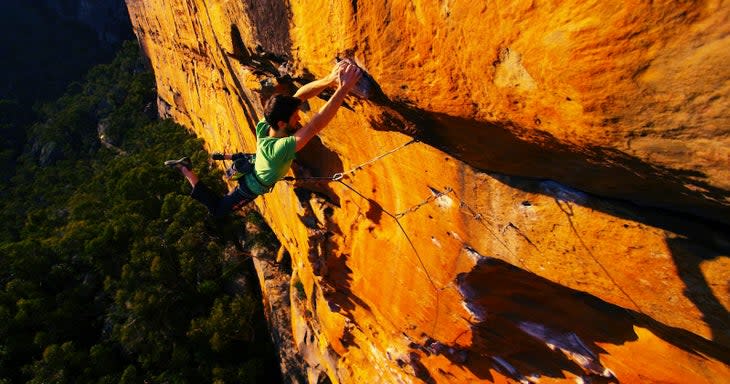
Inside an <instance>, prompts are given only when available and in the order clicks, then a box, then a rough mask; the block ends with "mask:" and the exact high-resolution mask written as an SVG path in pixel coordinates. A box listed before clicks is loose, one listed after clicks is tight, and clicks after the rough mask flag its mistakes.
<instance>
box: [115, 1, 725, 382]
mask: <svg viewBox="0 0 730 384" xmlns="http://www.w3.org/2000/svg"><path fill="white" fill-rule="evenodd" d="M127 6H128V9H129V13H130V16H131V18H132V23H133V25H134V29H135V33H136V34H137V37H138V38H139V41H140V44H141V46H142V49H143V50H144V51H145V53H146V54H147V56H148V57H149V58H150V62H151V64H152V66H153V69H154V71H155V75H156V79H157V86H158V93H159V109H160V112H161V113H162V114H165V115H167V116H170V117H172V118H173V119H175V120H176V121H178V122H180V123H182V124H184V125H186V126H188V127H189V128H190V129H192V130H194V131H195V132H196V133H197V134H198V135H200V136H201V137H203V138H204V139H205V141H206V143H207V145H208V147H209V148H210V150H211V151H221V150H228V151H239V150H247V151H252V150H253V149H254V148H255V138H254V135H253V127H254V125H255V123H256V121H257V120H258V119H260V118H261V111H262V103H263V102H265V100H266V98H267V97H268V96H269V95H271V94H272V93H274V92H277V91H284V92H286V91H288V92H291V91H292V90H293V89H295V88H296V87H298V86H301V85H302V84H304V83H306V82H307V81H310V80H312V79H313V78H315V77H318V76H323V75H325V74H326V73H328V71H329V70H330V68H331V66H332V65H333V64H334V59H335V57H338V56H339V57H341V58H342V57H352V58H354V59H356V60H357V61H358V62H359V63H360V64H361V65H362V66H363V67H364V68H366V69H367V71H368V73H369V75H370V76H371V77H372V79H373V80H374V81H375V82H376V83H377V87H375V89H373V96H372V97H371V98H370V99H369V100H361V99H357V98H351V99H349V100H348V101H347V103H348V105H347V107H345V108H342V109H341V110H340V112H338V115H337V117H336V119H335V120H334V121H333V122H332V123H331V125H330V126H328V127H327V128H326V129H325V130H324V131H323V132H322V134H321V135H320V139H318V140H315V142H312V143H310V144H309V145H308V147H307V148H306V149H305V150H304V151H303V152H301V153H300V155H299V158H298V161H299V163H300V164H301V165H303V169H304V170H301V171H298V175H300V176H301V175H303V174H311V175H314V176H331V175H334V174H335V173H342V174H343V176H344V177H343V178H342V179H341V180H339V181H331V182H315V181H309V182H307V181H300V182H298V183H297V184H289V183H284V182H281V183H279V184H278V185H277V186H276V187H275V188H274V191H273V192H272V193H270V194H268V195H266V196H264V197H263V198H259V199H258V200H257V201H256V204H257V205H258V208H259V209H260V211H261V212H262V213H263V215H264V216H265V217H266V218H267V220H268V221H269V224H270V225H271V227H272V228H273V229H274V231H275V232H276V233H277V234H278V236H279V238H280V240H281V242H282V244H283V245H284V246H285V247H286V249H287V251H288V252H289V253H290V254H291V257H292V267H293V277H292V281H291V286H292V289H290V295H291V300H290V302H291V305H292V307H291V313H292V315H291V332H292V335H293V337H294V340H295V344H296V352H297V353H299V354H301V356H302V358H303V359H304V361H305V362H306V364H307V367H308V368H307V370H308V371H307V374H306V375H307V379H308V380H309V382H311V383H324V382H333V383H360V382H378V383H381V382H382V383H399V382H401V383H410V382H425V383H434V382H438V383H467V382H484V381H488V382H500V383H503V382H532V381H534V382H537V381H538V380H539V382H540V383H550V382H563V381H564V382H581V381H580V380H583V381H582V382H622V383H717V382H727V381H730V367H729V366H728V364H730V316H728V307H729V306H730V294H728V292H729V289H730V285H729V281H730V258H729V257H728V255H729V252H730V241H729V239H730V237H729V236H728V235H729V234H730V231H729V230H728V224H730V167H729V165H730V128H729V127H730V113H728V112H729V108H728V107H729V106H730V99H729V97H730V96H729V95H730V67H728V66H727V63H728V62H730V38H728V36H730V20H729V18H730V7H728V5H727V4H725V3H724V2H722V1H704V2H673V1H658V2H641V3H631V4H629V3H626V2H623V3H616V2H601V1H562V2H557V1H556V2H534V1H497V2H483V3H481V2H476V3H475V2H463V1H452V0H444V1H440V2H420V1H415V2H413V1H388V2H380V1H352V2H332V1H321V0H309V1H306V2H305V1H299V0H292V1H289V2H285V1H275V0H262V1H255V2H253V1H251V2H234V1H224V0H210V1H202V0H185V1H183V0H167V1H162V0H127ZM322 104H323V101H322V100H319V99H315V100H314V101H311V102H310V107H311V109H312V110H317V109H318V108H319V107H320V106H321V105H322ZM309 114H310V115H311V112H310V113H309ZM305 120H306V119H305ZM381 155H382V157H380V156H381ZM373 159H375V161H372V162H371V160H373Z"/></svg>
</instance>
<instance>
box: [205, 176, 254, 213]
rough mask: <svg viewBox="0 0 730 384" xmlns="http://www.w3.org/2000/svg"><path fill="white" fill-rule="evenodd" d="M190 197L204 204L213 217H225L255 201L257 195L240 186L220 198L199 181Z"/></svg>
mask: <svg viewBox="0 0 730 384" xmlns="http://www.w3.org/2000/svg"><path fill="white" fill-rule="evenodd" d="M190 196H191V197H192V198H193V199H195V200H198V201H199V202H201V203H203V205H205V206H206V207H207V208H208V211H210V214H211V215H213V217H216V218H218V217H223V216H225V215H227V214H229V213H231V212H233V211H236V210H238V209H241V208H243V206H244V205H246V204H248V203H250V202H251V201H253V200H254V199H255V198H256V196H258V195H257V194H255V193H253V192H251V190H249V189H248V187H246V186H245V185H238V186H237V187H236V188H234V189H233V190H232V191H230V192H229V193H228V194H227V195H225V196H222V197H221V196H219V195H218V194H216V193H214V192H213V191H211V190H210V188H208V186H207V185H205V183H203V182H202V181H199V182H198V183H197V184H196V185H195V187H193V191H192V192H191V193H190Z"/></svg>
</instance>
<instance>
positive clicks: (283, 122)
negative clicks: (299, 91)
mask: <svg viewBox="0 0 730 384" xmlns="http://www.w3.org/2000/svg"><path fill="white" fill-rule="evenodd" d="M301 104H302V100H301V99H299V98H298V97H293V96H285V95H274V96H272V97H271V98H270V99H269V101H267V102H266V106H265V107H264V118H265V119H266V122H267V123H269V125H270V126H271V128H272V129H273V130H274V131H276V132H277V133H284V134H286V135H291V134H293V133H294V132H296V130H297V129H299V127H300V125H299V106H300V105H301Z"/></svg>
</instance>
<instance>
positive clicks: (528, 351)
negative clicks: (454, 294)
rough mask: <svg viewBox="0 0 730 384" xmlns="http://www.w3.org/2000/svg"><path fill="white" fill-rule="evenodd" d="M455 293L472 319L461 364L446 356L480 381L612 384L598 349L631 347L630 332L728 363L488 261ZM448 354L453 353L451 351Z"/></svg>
mask: <svg viewBox="0 0 730 384" xmlns="http://www.w3.org/2000/svg"><path fill="white" fill-rule="evenodd" d="M457 283H458V287H459V290H460V291H461V293H462V295H463V296H464V297H465V300H466V305H467V308H469V310H470V312H471V313H472V315H473V316H474V320H475V322H474V323H473V329H472V331H473V332H472V334H473V338H472V342H471V347H470V348H469V349H468V350H467V351H466V358H465V359H464V358H463V356H462V357H460V358H456V357H457V356H460V354H458V353H457V354H453V353H452V354H448V353H446V354H445V356H447V357H448V358H450V359H451V360H452V361H453V362H454V363H455V364H458V365H461V366H464V367H466V368H468V369H469V370H471V371H472V372H473V373H474V374H475V375H477V376H478V377H480V378H482V379H487V380H491V379H492V377H491V374H490V372H489V370H490V368H491V369H495V370H497V371H499V372H501V373H503V374H505V375H507V376H510V377H512V378H514V379H515V380H523V379H525V378H537V377H541V376H547V377H552V378H563V377H565V375H564V372H570V373H572V374H574V375H577V376H579V377H583V378H584V379H588V380H589V381H590V382H592V383H594V382H617V380H616V378H615V377H614V376H613V372H611V370H610V369H609V368H610V367H605V366H604V365H603V364H602V363H601V361H600V358H599V354H600V353H602V352H605V351H604V350H603V349H602V348H601V347H599V346H598V343H604V344H605V343H610V344H614V345H620V344H624V343H626V342H631V341H634V340H637V338H638V337H637V335H636V333H635V332H634V326H639V327H643V328H647V329H649V330H651V331H652V332H653V333H654V334H656V335H658V336H659V337H661V338H663V339H664V340H665V341H667V342H669V343H671V344H673V345H675V346H676V347H678V348H680V349H682V350H685V351H688V352H691V353H696V354H703V355H707V356H711V357H713V358H716V359H718V360H720V361H723V362H725V363H728V362H730V351H729V350H727V349H725V348H724V347H721V346H718V345H716V344H713V343H712V342H709V341H707V340H705V339H704V338H702V337H699V336H697V335H694V334H692V333H690V332H687V331H685V330H682V329H677V328H672V327H668V326H666V325H663V324H661V323H659V322H657V321H655V320H653V319H651V318H649V317H648V316H645V315H643V314H640V313H637V312H633V311H629V310H626V309H624V308H621V307H618V306H615V305H612V304H609V303H606V302H604V301H602V300H600V299H598V298H596V297H594V296H591V295H588V294H585V293H582V292H580V291H576V290H572V289H569V288H565V287H563V286H561V285H559V284H555V283H553V282H551V281H549V280H547V279H544V278H541V277H539V276H537V275H534V274H532V273H530V272H527V271H524V270H522V269H519V268H517V267H514V266H512V265H510V264H508V263H506V262H503V261H501V260H498V259H493V258H482V259H481V260H480V261H479V262H478V263H477V265H476V266H475V267H474V268H473V269H472V270H471V271H470V272H467V273H462V274H460V275H459V276H458V277H457ZM452 349H453V348H452Z"/></svg>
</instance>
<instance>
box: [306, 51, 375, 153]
mask: <svg viewBox="0 0 730 384" xmlns="http://www.w3.org/2000/svg"><path fill="white" fill-rule="evenodd" d="M341 63H342V62H341ZM361 76H362V71H361V70H360V68H358V67H357V65H353V64H350V63H346V64H343V65H342V68H341V69H340V70H339V74H338V79H339V86H338V87H337V90H336V91H335V93H334V94H333V95H332V97H330V99H329V100H328V101H327V103H326V104H325V105H324V106H323V107H322V108H321V109H320V110H319V112H317V113H316V114H315V115H314V116H313V117H312V119H311V120H310V121H309V122H308V123H307V124H306V125H304V126H303V127H302V128H300V129H299V130H297V132H296V133H294V137H295V138H296V141H297V146H296V150H297V151H299V150H300V149H302V148H304V146H305V145H307V143H308V142H309V140H311V139H312V138H313V137H314V136H316V135H317V134H318V133H319V132H320V131H321V130H322V129H323V128H324V127H326V126H327V124H329V122H330V121H332V118H333V117H334V116H335V113H337V109H339V108H340V106H341V105H342V102H343V101H344V100H345V96H346V95H347V93H348V92H350V90H351V89H352V87H354V86H355V84H357V81H358V80H359V79H360V77H361Z"/></svg>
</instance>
